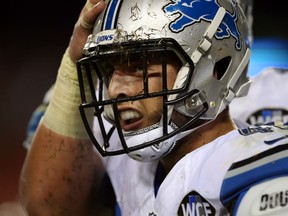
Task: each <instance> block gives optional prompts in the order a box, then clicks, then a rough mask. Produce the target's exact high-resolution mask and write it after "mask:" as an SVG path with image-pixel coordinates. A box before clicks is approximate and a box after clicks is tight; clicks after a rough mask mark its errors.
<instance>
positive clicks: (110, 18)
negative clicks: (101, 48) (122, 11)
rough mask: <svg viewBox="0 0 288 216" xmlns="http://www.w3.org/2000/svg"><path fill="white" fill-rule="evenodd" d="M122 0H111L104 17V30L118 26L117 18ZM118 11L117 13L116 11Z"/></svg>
mask: <svg viewBox="0 0 288 216" xmlns="http://www.w3.org/2000/svg"><path fill="white" fill-rule="evenodd" d="M121 2H122V1H121V0H111V1H110V2H109V5H108V6H107V7H108V8H107V11H106V14H105V17H104V20H103V21H104V22H103V27H102V30H109V29H113V28H115V27H116V18H117V14H118V12H119V8H120V4H121ZM115 12H117V13H115Z"/></svg>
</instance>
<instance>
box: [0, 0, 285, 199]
mask: <svg viewBox="0 0 288 216" xmlns="http://www.w3.org/2000/svg"><path fill="white" fill-rule="evenodd" d="M254 2H255V3H254V24H253V26H254V27H253V28H254V37H255V49H256V48H257V52H255V53H258V54H257V55H256V54H255V55H254V54H253V55H254V57H255V56H256V57H257V56H258V55H259V54H261V55H260V57H259V58H258V57H257V58H254V57H253V55H252V57H253V58H254V59H253V58H252V61H255V65H256V62H257V61H258V62H259V61H261V60H262V63H263V61H264V62H266V63H267V62H268V63H269V60H270V59H269V58H273V59H274V60H273V61H279V58H280V60H281V62H280V64H282V65H283V64H284V66H287V64H288V54H287V53H288V52H287V50H288V46H287V40H288V27H287V26H288V24H287V21H288V18H287V15H285V13H287V12H286V11H285V7H284V6H283V5H281V4H275V5H273V3H272V2H267V3H266V2H263V1H261V0H255V1H254ZM84 3H85V1H84V0H70V1H68V0H61V1H58V0H50V1H45V2H39V1H38V2H36V1H35V0H32V1H22V2H20V1H18V0H16V1H5V3H4V6H3V5H2V6H1V15H0V16H1V20H2V22H1V26H0V28H1V33H0V42H1V47H0V74H1V76H0V203H2V202H4V201H8V200H13V199H15V198H16V196H17V192H18V178H19V174H20V170H21V166H22V163H23V161H24V157H25V154H26V151H25V149H24V148H23V146H22V144H23V140H24V139H25V136H26V126H27V123H28V121H29V119H30V117H31V114H32V112H33V110H34V109H35V108H36V107H37V106H38V105H39V104H40V103H41V101H42V99H43V96H44V94H45V92H46V90H47V89H48V88H49V87H50V85H51V84H52V83H53V82H54V80H55V77H56V73H57V69H58V66H59V63H60V60H61V57H62V54H63V53H64V50H65V48H66V47H67V45H68V42H69V39H70V35H71V34H72V30H73V26H74V23H75V22H76V20H77V17H78V14H79V12H80V9H81V8H82V5H83V4H84ZM268 3H269V4H268ZM275 3H278V2H275ZM271 39H272V40H271ZM267 41H268V42H269V41H270V42H271V41H272V42H271V43H270V42H269V45H267V44H268V42H267ZM259 42H260V43H259ZM266 42H267V43H266ZM260 45H261V46H260ZM261 47H262V48H261ZM263 47H265V48H263ZM252 48H253V47H252ZM266 48H267V49H268V48H272V49H273V52H267V50H265V49H266ZM263 53H270V56H268V59H266V58H263V55H262V54H263ZM271 53H275V55H274V56H276V58H274V57H273V56H271ZM277 55H278V56H277ZM263 59H265V60H263ZM260 63H261V62H260ZM260 63H259V64H260ZM251 64H253V62H252V63H251ZM257 64H258V63H257ZM275 64H276V63H275ZM277 64H278V62H277ZM258 66H259V65H258ZM261 67H262V66H261ZM257 70H258V68H257ZM251 73H252V72H251ZM253 73H257V71H256V70H255V71H254V72H253ZM285 100H286V98H285Z"/></svg>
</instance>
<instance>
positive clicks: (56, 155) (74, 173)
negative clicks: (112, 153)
mask: <svg viewBox="0 0 288 216" xmlns="http://www.w3.org/2000/svg"><path fill="white" fill-rule="evenodd" d="M54 88H55V89H54V91H53V95H52V98H51V102H50V104H49V106H48V108H47V110H46V112H45V114H44V117H43V120H42V122H41V124H40V126H39V128H38V130H37V132H36V134H35V138H34V140H33V142H32V146H31V149H30V151H29V152H28V155H27V158H26V161H25V164H24V166H23V170H22V175H21V180H20V190H21V191H20V195H21V201H22V202H23V204H24V206H25V207H26V209H27V211H28V213H29V216H33V215H41V216H45V215H49V216H50V215H55V216H56V215H69V216H71V215H77V216H79V215H88V211H91V208H92V205H91V202H92V201H91V198H92V196H91V195H92V193H93V190H92V188H94V187H95V185H97V182H96V181H100V179H101V177H102V175H103V168H102V167H101V163H100V162H99V159H98V158H97V154H95V149H94V148H93V145H92V144H91V142H90V140H89V138H88V136H87V133H86V131H85V129H84V126H83V123H82V121H81V117H80V114H79V108H78V107H79V104H80V96H79V87H78V82H77V73H76V67H75V65H74V63H73V62H72V61H71V60H70V59H69V56H67V53H66V54H65V55H64V57H63V60H62V62H61V66H60V69H59V72H58V76H57V80H56V83H55V87H54ZM90 119H91V121H92V119H93V116H92V113H91V117H90ZM96 177H98V178H96ZM97 179H98V180H97ZM94 195H95V194H94ZM95 205H97V203H96V204H95Z"/></svg>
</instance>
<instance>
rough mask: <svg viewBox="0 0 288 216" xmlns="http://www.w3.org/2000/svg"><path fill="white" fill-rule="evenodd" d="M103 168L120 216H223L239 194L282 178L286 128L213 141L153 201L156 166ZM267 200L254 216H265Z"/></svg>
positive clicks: (287, 151)
mask: <svg viewBox="0 0 288 216" xmlns="http://www.w3.org/2000/svg"><path fill="white" fill-rule="evenodd" d="M103 162H104V163H105V165H106V168H107V172H108V174H109V176H110V179H111V182H112V185H113V188H114V191H115V194H116V200H117V203H118V205H119V206H120V208H121V215H122V216H130V215H131V216H176V215H183V216H196V215H197V216H199V215H201V216H202V215H204V216H206V215H207V216H212V215H213V216H214V215H219V216H220V215H221V216H223V215H229V213H228V211H227V208H226V207H227V206H229V205H231V203H232V201H233V200H234V199H235V198H237V197H238V195H239V194H241V193H243V192H245V191H246V190H247V189H249V188H250V187H253V185H255V184H258V183H259V182H261V181H263V180H264V181H265V180H267V179H273V178H277V177H281V176H288V128H287V127H284V126H276V127H275V126H269V125H263V126H253V127H250V128H247V129H243V130H233V131H231V132H229V133H227V134H226V135H223V136H221V137H219V138H218V139H216V140H214V141H213V142H211V143H208V144H206V145H204V146H202V147H200V148H198V149H197V150H195V151H193V152H190V153H188V154H187V155H186V156H185V157H183V158H182V159H181V160H180V161H179V162H178V163H177V164H176V165H175V166H174V167H173V169H172V170H171V171H170V172H169V174H168V175H167V176H166V177H165V179H164V180H163V182H162V183H161V184H159V185H160V187H159V190H158V192H157V195H155V194H156V192H155V190H156V189H155V182H154V181H155V178H156V177H157V174H156V169H157V166H158V162H157V161H154V162H147V163H146V162H145V163H144V162H138V161H135V160H133V159H131V158H129V157H128V156H127V155H121V156H112V157H104V158H103ZM287 191H288V185H287V187H286V188H283V193H284V194H286V198H285V197H284V200H285V199H286V201H284V204H283V203H281V206H280V207H281V208H286V210H287V212H288V203H287V202H288V201H287V200H288V192H287ZM277 193H280V191H277ZM273 194H274V193H273ZM273 194H272V195H271V196H273ZM267 196H268V197H269V194H268V195H267ZM269 200H270V199H268V201H267V200H262V201H261V202H260V201H259V202H260V203H257V204H258V205H259V206H261V208H260V209H258V210H259V212H260V213H263V214H259V215H264V213H266V211H271V203H269ZM277 203H280V202H277V200H276V202H275V204H274V203H273V204H274V205H272V206H274V207H275V205H277ZM278 205H280V204H278ZM278 207H279V206H278ZM272 211H273V209H272Z"/></svg>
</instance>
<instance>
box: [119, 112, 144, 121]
mask: <svg viewBox="0 0 288 216" xmlns="http://www.w3.org/2000/svg"><path fill="white" fill-rule="evenodd" d="M120 116H121V119H122V120H125V121H126V120H130V119H135V118H140V117H141V115H140V113H138V112H136V111H131V110H129V111H123V112H121V114H120Z"/></svg>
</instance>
